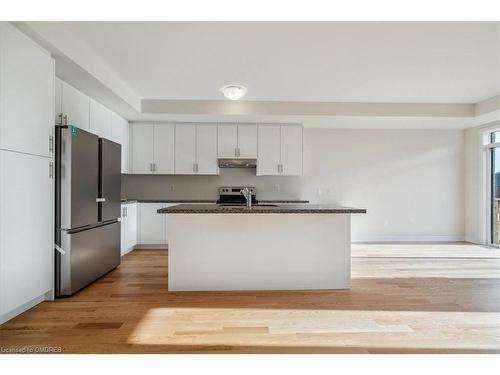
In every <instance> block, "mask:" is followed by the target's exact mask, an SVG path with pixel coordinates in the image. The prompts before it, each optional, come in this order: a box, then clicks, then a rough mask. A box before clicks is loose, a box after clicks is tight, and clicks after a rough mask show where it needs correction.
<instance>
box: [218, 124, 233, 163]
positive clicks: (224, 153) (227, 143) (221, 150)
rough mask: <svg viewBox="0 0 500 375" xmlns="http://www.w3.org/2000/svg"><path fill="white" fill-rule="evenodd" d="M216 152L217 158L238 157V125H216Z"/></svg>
mask: <svg viewBox="0 0 500 375" xmlns="http://www.w3.org/2000/svg"><path fill="white" fill-rule="evenodd" d="M217 130H218V135H217V137H218V144H219V145H218V151H217V156H218V157H219V158H226V159H229V158H235V157H238V125H232V124H224V125H218V127H217Z"/></svg>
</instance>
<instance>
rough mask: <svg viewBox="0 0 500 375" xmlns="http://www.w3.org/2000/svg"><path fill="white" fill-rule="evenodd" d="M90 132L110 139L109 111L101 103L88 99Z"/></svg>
mask: <svg viewBox="0 0 500 375" xmlns="http://www.w3.org/2000/svg"><path fill="white" fill-rule="evenodd" d="M89 121H90V132H91V133H93V134H95V135H98V136H99V137H103V138H106V139H111V111H110V110H109V109H107V108H106V107H105V106H103V105H102V104H101V103H98V102H96V101H95V100H92V99H90V120H89Z"/></svg>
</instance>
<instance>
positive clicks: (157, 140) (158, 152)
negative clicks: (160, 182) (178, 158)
mask: <svg viewBox="0 0 500 375" xmlns="http://www.w3.org/2000/svg"><path fill="white" fill-rule="evenodd" d="M174 147H175V125H173V124H158V125H155V126H154V147H153V148H154V160H153V173H157V174H174V170H175V163H174V158H175V153H174Z"/></svg>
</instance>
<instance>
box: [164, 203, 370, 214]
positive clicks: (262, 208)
mask: <svg viewBox="0 0 500 375" xmlns="http://www.w3.org/2000/svg"><path fill="white" fill-rule="evenodd" d="M157 212H158V213H159V214H355V213H359V214H364V213H366V210H365V209H363V208H350V207H339V206H333V205H326V204H325V205H321V204H283V205H276V206H266V205H256V206H252V208H251V209H248V208H247V207H246V206H224V205H218V204H179V205H176V206H172V207H167V208H161V209H159V210H158V211H157Z"/></svg>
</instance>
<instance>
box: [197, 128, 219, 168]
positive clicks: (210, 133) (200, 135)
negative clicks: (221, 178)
mask: <svg viewBox="0 0 500 375" xmlns="http://www.w3.org/2000/svg"><path fill="white" fill-rule="evenodd" d="M196 164H197V167H196V172H197V173H198V174H219V166H218V163H217V126H216V125H208V124H207V125H205V124H203V125H196Z"/></svg>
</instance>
